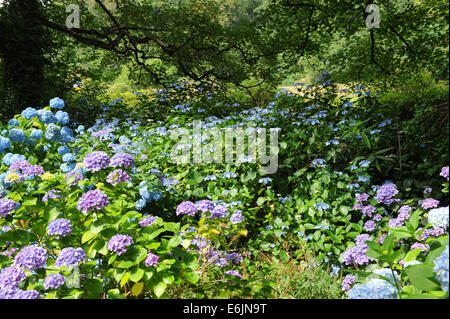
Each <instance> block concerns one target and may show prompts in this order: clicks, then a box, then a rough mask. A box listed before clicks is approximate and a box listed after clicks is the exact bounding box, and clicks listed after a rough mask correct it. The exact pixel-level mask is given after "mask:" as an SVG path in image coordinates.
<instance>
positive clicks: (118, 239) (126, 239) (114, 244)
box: [108, 235, 133, 255]
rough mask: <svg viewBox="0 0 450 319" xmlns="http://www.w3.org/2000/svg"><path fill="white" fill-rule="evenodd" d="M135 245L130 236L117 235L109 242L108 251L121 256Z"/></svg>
mask: <svg viewBox="0 0 450 319" xmlns="http://www.w3.org/2000/svg"><path fill="white" fill-rule="evenodd" d="M132 244H133V238H132V237H131V236H128V235H115V236H113V237H111V239H110V240H109V242H108V250H110V251H114V252H115V253H116V254H117V255H121V254H123V253H124V252H126V251H127V247H128V246H130V245H132Z"/></svg>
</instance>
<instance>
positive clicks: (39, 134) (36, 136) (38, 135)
mask: <svg viewBox="0 0 450 319" xmlns="http://www.w3.org/2000/svg"><path fill="white" fill-rule="evenodd" d="M43 135H44V132H42V131H41V130H39V129H34V130H32V131H31V134H30V137H31V138H34V139H35V140H40V139H41V138H42V136H43Z"/></svg>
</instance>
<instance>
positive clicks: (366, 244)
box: [0, 81, 448, 298]
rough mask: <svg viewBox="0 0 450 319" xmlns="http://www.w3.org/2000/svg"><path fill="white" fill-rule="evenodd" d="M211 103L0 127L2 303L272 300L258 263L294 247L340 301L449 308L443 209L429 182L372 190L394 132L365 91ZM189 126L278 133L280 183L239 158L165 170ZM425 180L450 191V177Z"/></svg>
mask: <svg viewBox="0 0 450 319" xmlns="http://www.w3.org/2000/svg"><path fill="white" fill-rule="evenodd" d="M194 91H195V92H199V96H198V97H197V98H196V99H194V98H191V96H192V92H194ZM206 91H207V90H201V89H200V88H195V87H193V86H192V85H190V84H189V83H187V82H183V83H181V84H177V85H172V86H170V87H169V88H166V89H163V90H160V91H159V92H157V93H156V94H155V95H154V96H147V95H145V94H138V95H137V99H138V101H139V102H138V106H137V107H134V108H133V109H132V110H130V109H126V104H125V103H124V102H123V101H122V100H116V101H113V102H111V104H110V105H109V107H105V113H104V114H103V116H102V117H101V118H100V119H98V120H97V121H96V123H95V124H94V125H93V126H92V127H84V126H83V125H78V123H72V122H71V121H70V114H68V113H67V112H64V111H63V109H64V107H65V103H64V101H63V100H61V99H59V98H55V99H52V100H51V102H50V107H46V108H44V109H41V110H36V109H33V108H27V109H25V110H24V111H23V112H22V113H21V114H20V115H17V116H16V117H15V120H14V121H10V123H8V125H7V126H6V127H5V128H4V130H3V131H2V134H1V136H0V158H1V166H0V227H1V228H0V229H1V231H0V251H1V255H0V270H1V274H0V298H167V297H180V296H185V294H184V292H186V291H187V292H190V291H191V290H192V291H193V290H195V291H196V292H197V293H199V295H202V296H207V295H210V294H208V291H214V292H215V293H216V295H215V296H218V297H220V296H229V295H227V294H228V293H230V292H231V293H235V295H233V296H238V297H243V296H244V297H253V298H255V297H270V296H272V295H271V293H272V292H273V288H274V282H273V281H271V280H267V279H266V277H267V276H268V275H269V272H270V270H269V271H267V272H264V271H260V270H259V269H258V270H255V268H256V266H255V265H254V264H253V262H254V261H255V260H256V259H257V258H258V257H259V256H261V255H263V254H265V253H270V254H271V255H272V256H274V257H273V258H274V259H275V260H279V261H281V262H285V263H288V262H290V261H294V260H301V259H302V258H303V257H304V256H303V254H304V250H303V249H300V248H301V247H304V246H305V245H306V246H307V247H308V248H309V250H310V251H314V252H315V253H316V255H315V256H314V258H315V260H314V264H313V266H317V267H318V266H325V267H330V268H332V269H333V276H335V277H339V279H336V280H341V281H342V296H343V297H349V298H403V297H417V296H427V297H430V296H432V297H436V298H445V297H448V262H447V263H445V261H446V259H445V256H446V255H445V254H446V253H447V256H448V206H445V205H444V204H445V203H447V202H448V199H446V198H444V197H443V196H442V192H438V191H436V186H435V184H436V183H433V184H429V185H427V186H433V187H432V188H431V187H428V188H427V191H426V192H423V193H422V194H421V196H420V197H419V196H411V198H408V195H409V194H410V193H413V192H415V193H417V191H415V190H414V191H412V184H410V183H409V182H408V183H406V182H405V183H398V182H397V181H388V180H379V179H378V178H377V171H379V170H380V167H381V166H384V167H386V166H388V165H390V164H389V162H390V158H391V157H389V156H390V154H389V152H390V151H391V149H390V148H388V147H386V148H383V147H384V144H383V143H384V142H383V140H384V139H386V138H387V136H390V135H392V131H393V129H392V128H391V126H392V125H391V124H392V119H390V118H385V117H384V116H383V114H381V113H379V114H378V113H377V114H376V116H373V114H374V113H373V112H372V110H371V109H367V107H366V106H367V105H371V103H374V98H375V97H374V96H375V94H373V93H371V92H370V91H368V90H365V88H364V87H357V88H355V89H354V91H353V92H342V91H339V90H337V87H336V86H335V85H334V84H333V83H332V82H330V81H326V82H323V83H322V82H320V83H319V84H318V85H315V86H312V85H311V86H309V85H308V86H306V85H297V86H296V91H295V92H289V91H287V90H283V91H281V92H277V93H276V94H275V96H274V97H273V100H272V101H271V102H270V103H269V104H268V105H267V106H266V107H265V108H261V107H252V108H250V107H248V106H245V105H240V104H238V103H226V102H223V101H220V100H219V99H218V98H215V97H214V94H213V93H212V92H206ZM294 93H301V95H297V94H294ZM155 110H158V112H155ZM206 110H208V112H206ZM54 112H55V113H54ZM149 114H154V117H152V119H151V120H147V118H146V116H148V115H149ZM115 115H119V116H120V119H119V118H116V117H115ZM126 115H128V116H126ZM194 120H199V121H201V123H202V124H201V125H202V127H203V128H208V127H217V128H219V132H222V131H223V130H225V129H226V128H236V127H244V128H245V127H253V129H254V130H255V131H257V130H258V129H261V128H267V129H269V130H272V131H276V132H278V133H279V141H280V143H279V153H278V156H279V167H278V171H277V173H276V174H273V175H270V176H263V175H262V174H261V167H262V166H263V164H262V163H254V162H252V161H251V160H250V159H249V158H243V159H241V161H240V162H239V163H238V164H236V165H230V164H229V163H212V164H202V165H192V164H180V163H173V162H172V161H171V159H170V151H171V149H172V147H173V146H174V145H175V143H176V142H177V140H176V139H174V138H173V137H174V136H176V135H177V134H179V133H180V132H183V131H188V132H191V133H192V135H195V134H194V131H193V130H194V128H193V121H194ZM222 135H223V134H221V136H222ZM188 142H191V141H188ZM192 142H194V141H192ZM201 143H204V144H205V143H207V140H203V141H201ZM380 145H381V146H382V147H381V146H380ZM440 169H441V168H440ZM434 175H436V177H437V178H439V179H440V180H443V181H444V183H445V184H444V189H443V191H444V193H445V192H446V191H448V167H444V168H442V169H441V171H440V172H434ZM446 245H447V250H445V247H446ZM344 277H345V278H344ZM423 282H425V284H424V285H425V286H424V285H423ZM211 283H214V284H213V285H211ZM445 289H447V290H445ZM231 295H232V294H231Z"/></svg>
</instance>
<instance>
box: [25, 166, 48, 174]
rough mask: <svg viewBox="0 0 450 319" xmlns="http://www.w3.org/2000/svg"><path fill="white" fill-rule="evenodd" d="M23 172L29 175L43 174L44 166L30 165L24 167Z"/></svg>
mask: <svg viewBox="0 0 450 319" xmlns="http://www.w3.org/2000/svg"><path fill="white" fill-rule="evenodd" d="M23 174H24V175H28V176H41V175H42V174H44V168H43V167H42V166H41V165H29V166H27V167H25V168H24V169H23Z"/></svg>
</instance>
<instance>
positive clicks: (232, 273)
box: [225, 270, 242, 278]
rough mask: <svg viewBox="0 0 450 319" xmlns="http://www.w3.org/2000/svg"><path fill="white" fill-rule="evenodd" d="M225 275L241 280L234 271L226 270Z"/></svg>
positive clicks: (238, 274)
mask: <svg viewBox="0 0 450 319" xmlns="http://www.w3.org/2000/svg"><path fill="white" fill-rule="evenodd" d="M225 275H228V276H236V277H239V278H242V275H241V274H240V273H239V272H238V271H236V270H227V271H225Z"/></svg>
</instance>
